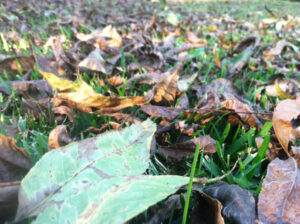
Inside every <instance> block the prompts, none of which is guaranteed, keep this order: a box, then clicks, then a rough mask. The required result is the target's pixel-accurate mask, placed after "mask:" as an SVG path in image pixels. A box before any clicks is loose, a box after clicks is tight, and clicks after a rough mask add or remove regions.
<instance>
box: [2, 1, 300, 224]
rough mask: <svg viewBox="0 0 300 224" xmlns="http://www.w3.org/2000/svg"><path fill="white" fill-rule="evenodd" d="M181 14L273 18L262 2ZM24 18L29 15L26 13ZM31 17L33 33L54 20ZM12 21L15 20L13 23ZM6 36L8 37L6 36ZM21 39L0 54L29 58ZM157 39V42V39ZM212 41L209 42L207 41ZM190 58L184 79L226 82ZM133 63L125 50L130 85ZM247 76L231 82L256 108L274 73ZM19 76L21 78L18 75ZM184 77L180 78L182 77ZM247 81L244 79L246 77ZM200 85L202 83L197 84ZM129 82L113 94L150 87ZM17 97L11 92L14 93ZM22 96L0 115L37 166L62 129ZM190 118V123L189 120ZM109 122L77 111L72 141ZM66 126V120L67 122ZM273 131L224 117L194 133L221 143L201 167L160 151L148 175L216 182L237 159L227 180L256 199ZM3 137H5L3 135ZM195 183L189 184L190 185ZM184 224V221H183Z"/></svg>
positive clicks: (277, 5)
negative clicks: (31, 110)
mask: <svg viewBox="0 0 300 224" xmlns="http://www.w3.org/2000/svg"><path fill="white" fill-rule="evenodd" d="M266 3H267V4H268V7H270V8H272V10H273V9H274V12H276V14H278V15H281V14H283V13H285V14H290V15H296V13H297V11H296V10H295V7H294V3H291V2H285V3H284V7H282V4H283V3H282V1H266ZM168 7H169V8H170V9H172V10H179V9H178V5H175V4H173V3H168ZM180 7H181V8H180V11H183V12H184V13H187V14H188V13H194V12H195V11H196V12H197V13H199V12H206V11H209V12H210V13H212V14H213V15H215V16H219V15H224V14H226V13H231V14H234V17H235V18H239V19H247V20H248V19H249V20H251V21H254V22H258V21H259V20H261V19H262V18H266V17H269V14H268V13H266V11H265V10H264V5H263V4H262V3H261V1H251V2H248V1H246V2H245V1H238V2H237V1H226V2H205V3H203V2H201V3H195V2H193V3H185V4H181V5H180ZM257 11H261V12H262V13H255V14H253V15H248V14H249V13H248V12H257ZM24 13H26V12H24ZM0 15H6V16H7V14H6V12H5V8H3V6H1V5H0ZM27 16H28V21H29V23H30V24H31V29H32V30H33V31H35V32H39V30H40V29H41V30H43V29H42V28H44V27H47V26H48V24H50V23H51V22H53V21H55V19H56V17H55V15H51V16H48V17H43V18H42V19H41V18H34V17H30V15H27ZM11 19H12V20H13V19H14V18H13V17H12V18H11ZM194 29H195V30H197V31H198V32H199V33H201V32H203V31H205V30H207V29H210V26H209V25H203V26H201V27H196V28H195V27H194ZM58 31H59V34H63V35H65V36H66V37H67V39H68V40H69V41H68V42H67V43H66V44H65V45H64V47H65V49H68V48H69V47H70V46H71V44H72V41H74V40H75V37H74V34H73V32H72V30H71V27H70V26H59V27H58ZM80 32H87V28H86V27H82V28H81V29H80ZM3 33H4V32H3ZM20 35H23V36H22V42H21V43H14V42H13V41H10V40H7V39H6V38H5V35H1V40H0V54H4V55H14V53H13V52H14V51H17V52H21V53H22V55H29V54H30V53H31V52H30V49H29V35H28V33H23V34H20ZM50 36H51V34H50V33H47V32H46V31H41V37H42V39H43V40H45V41H46V40H48V38H49V37H50ZM156 37H159V36H158V35H156ZM207 38H208V37H207ZM225 38H226V39H228V40H229V39H230V38H233V39H235V40H241V39H242V38H244V33H243V32H242V31H241V32H233V33H232V34H231V35H225ZM276 38H277V37H276V36H275V34H273V35H271V34H270V36H267V37H265V38H264V45H267V44H268V43H269V42H270V41H272V40H274V39H276ZM183 40H184V37H183V36H182V37H181V38H177V41H176V43H175V45H176V46H180V45H181V44H182V41H183ZM215 43H216V41H215V40H213V39H209V38H208V46H214V45H215ZM37 49H38V50H39V51H40V52H41V53H42V54H52V53H53V52H52V50H51V49H50V48H47V49H45V48H43V47H42V46H40V47H37ZM217 50H218V53H219V57H220V60H222V59H224V58H225V57H227V54H228V52H224V50H222V49H217ZM189 54H190V55H194V56H195V57H196V60H198V61H200V63H199V68H198V71H195V68H193V67H191V66H190V64H191V63H190V62H188V63H186V65H185V68H184V72H182V73H183V74H187V73H190V74H194V73H195V72H197V74H198V76H201V77H203V79H202V83H201V84H202V85H206V84H208V83H210V82H211V81H212V80H214V79H216V78H221V77H222V78H226V74H227V71H226V67H225V66H223V67H222V68H221V69H219V68H217V67H216V66H215V58H214V55H213V53H212V52H209V51H208V50H207V49H205V48H199V49H195V50H190V51H189ZM129 58H130V60H129V61H127V60H126V58H125V54H124V49H123V48H122V57H121V68H122V72H121V73H120V75H121V76H122V77H124V78H125V80H127V78H126V75H127V71H126V66H127V65H129V64H130V63H131V62H137V59H136V58H134V57H133V56H132V57H129ZM165 67H170V65H168V64H165ZM139 70H140V72H142V69H141V67H140V66H139ZM244 73H245V74H244V76H243V77H233V79H232V82H233V83H234V84H236V85H237V86H239V87H240V90H242V92H243V93H244V94H245V96H246V98H247V99H248V100H249V101H251V102H253V103H254V104H256V103H257V102H256V101H257V99H256V97H255V94H256V93H258V92H261V91H262V87H260V86H258V85H257V84H256V83H257V82H253V80H255V81H260V82H266V81H268V80H269V79H270V78H272V76H273V75H274V71H272V70H270V69H264V70H260V71H251V70H249V69H245V70H244ZM20 74H21V75H20ZM183 74H182V75H183ZM0 75H1V76H0V81H1V83H2V84H4V85H7V84H6V82H7V81H12V80H19V79H21V78H22V71H21V70H20V71H19V74H14V76H13V77H11V76H9V75H7V74H6V72H5V71H3V72H2V73H1V74H0ZM244 77H246V78H244ZM33 78H34V79H41V76H40V75H39V73H38V72H37V70H35V71H34V72H33ZM83 78H84V80H85V81H86V82H87V83H88V84H89V85H91V86H92V87H93V88H94V89H95V91H97V92H99V93H101V94H107V93H108V91H111V90H112V88H111V86H109V85H108V84H107V85H106V86H105V87H102V86H101V85H100V84H99V82H98V81H97V79H96V75H93V76H90V75H88V74H86V73H84V74H83ZM199 84H200V83H199ZM125 87H126V81H125V83H124V85H123V87H122V88H117V89H116V90H115V91H114V93H115V94H116V95H118V96H134V95H139V94H143V93H144V92H145V91H147V89H149V87H147V86H142V87H141V88H140V89H138V88H136V87H135V85H133V86H132V88H130V90H129V91H127V90H126V88H125ZM12 92H13V91H12ZM187 95H188V98H189V101H190V103H191V106H192V105H195V104H196V103H197V101H198V100H197V99H195V94H194V92H193V91H192V90H188V91H187ZM262 99H263V100H262V101H261V103H260V106H261V107H262V108H263V109H266V110H269V109H270V108H268V106H267V105H266V102H267V101H269V102H273V104H275V103H276V100H277V99H276V98H274V97H269V96H267V95H266V94H265V93H262ZM7 100H8V98H7V97H5V96H4V95H2V94H1V93H0V105H1V107H4V106H5V105H6V103H7ZM21 100H22V96H20V95H18V94H16V93H15V92H13V95H12V101H11V104H10V106H9V108H8V110H6V111H5V112H4V113H1V114H0V121H1V122H3V123H5V124H13V123H15V122H16V123H17V124H18V125H19V127H20V129H21V132H20V133H19V134H18V135H17V136H15V140H16V142H17V144H18V145H19V146H21V147H24V148H25V149H26V151H27V152H28V153H29V155H30V157H31V158H32V160H33V163H35V162H37V161H38V160H39V159H40V158H41V157H42V156H43V154H44V153H45V152H47V151H48V136H49V132H50V131H51V130H53V129H54V128H55V127H56V126H57V125H58V124H57V122H55V120H54V119H53V117H54V114H53V112H51V111H50V110H49V111H48V113H49V114H50V117H49V115H48V114H47V115H46V114H42V115H41V117H40V118H38V119H36V118H34V117H33V116H32V115H31V114H27V113H25V111H24V110H23V109H22V101H21ZM124 111H125V112H126V113H133V112H135V111H136V107H133V108H128V109H124ZM137 115H138V116H139V118H141V120H144V119H145V117H146V115H145V114H144V113H143V112H141V111H138V112H137ZM189 119H192V118H188V119H187V121H188V120H189ZM153 120H154V121H155V122H156V123H157V124H158V123H159V122H160V121H161V120H162V119H161V118H157V119H153ZM110 121H116V120H115V119H114V118H111V117H107V116H97V115H93V114H85V113H82V112H79V111H75V129H74V130H73V132H72V137H73V138H74V139H77V140H80V139H84V138H87V137H93V136H95V134H92V133H89V134H86V133H85V130H86V129H87V128H89V127H91V126H92V127H101V126H102V125H103V124H108V123H109V122H110ZM65 123H66V124H68V121H65ZM271 128H272V124H271V123H270V122H267V123H266V124H265V125H264V126H263V128H262V129H261V130H257V129H255V128H252V129H248V128H245V127H241V126H232V125H230V124H229V123H228V121H227V115H226V114H223V115H220V116H219V117H215V118H214V119H213V120H212V121H210V122H208V123H206V124H204V125H203V126H202V129H201V130H198V131H197V132H195V134H194V135H193V137H198V136H201V135H205V134H209V135H210V136H211V137H212V138H214V139H215V140H216V141H217V153H215V154H213V155H204V154H203V153H202V154H201V156H200V162H199V163H197V158H198V155H197V152H199V147H197V150H196V154H195V155H196V156H195V158H194V160H193V162H192V161H191V160H190V159H186V160H184V161H182V162H180V163H176V164H172V163H168V162H167V161H166V158H164V156H163V155H161V154H159V153H157V152H156V154H155V158H154V159H153V160H152V162H151V166H150V169H149V173H151V174H153V175H160V174H162V173H167V174H177V175H189V174H190V173H191V179H192V176H193V174H195V177H208V178H211V177H217V176H221V175H223V174H224V173H226V172H228V171H229V170H230V165H231V164H232V163H234V162H235V161H236V160H238V162H239V168H238V169H236V170H235V171H234V172H233V173H232V174H231V175H229V176H228V177H227V178H226V181H227V182H229V183H230V184H238V185H239V186H241V187H243V188H245V189H247V190H249V191H251V192H252V193H253V194H256V195H258V194H259V191H260V188H261V186H262V180H263V178H264V176H265V172H266V165H267V163H268V162H267V160H266V158H265V154H266V151H267V149H268V145H269V141H270V134H269V130H270V129H271ZM0 133H3V130H2V132H1V130H0ZM180 135H181V133H180V132H179V131H178V130H172V131H170V133H168V135H167V136H166V138H167V141H168V143H169V144H170V145H171V144H174V143H175V142H176V141H177V140H178V139H179V137H180ZM256 137H264V142H263V144H262V145H261V147H260V148H259V149H258V147H257V145H256V143H255V138H256ZM190 183H191V182H190ZM190 193H191V186H190V185H189V187H188V196H187V201H186V203H185V205H186V207H185V209H184V213H183V220H186V219H187V212H188V206H189V201H188V200H189V197H190ZM183 223H185V221H183Z"/></svg>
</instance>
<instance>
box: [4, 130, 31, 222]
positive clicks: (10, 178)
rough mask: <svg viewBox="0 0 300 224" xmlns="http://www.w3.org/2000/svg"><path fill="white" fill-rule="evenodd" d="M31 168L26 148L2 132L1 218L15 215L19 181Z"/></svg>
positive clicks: (6, 218) (5, 218)
mask: <svg viewBox="0 0 300 224" xmlns="http://www.w3.org/2000/svg"><path fill="white" fill-rule="evenodd" d="M30 168H31V161H30V159H29V157H28V155H27V153H26V151H25V149H23V148H20V147H17V146H16V145H15V141H14V139H13V138H11V137H6V136H4V135H1V134H0V209H1V213H0V220H2V221H3V220H8V219H9V218H13V215H15V213H16V209H17V206H18V203H17V194H18V190H19V184H20V183H19V181H20V180H21V178H22V177H23V176H24V175H25V174H26V173H27V172H28V170H29V169H30ZM3 222H4V221H3Z"/></svg>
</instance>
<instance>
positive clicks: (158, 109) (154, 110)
mask: <svg viewBox="0 0 300 224" xmlns="http://www.w3.org/2000/svg"><path fill="white" fill-rule="evenodd" d="M141 110H142V111H144V112H145V113H147V114H149V115H151V116H154V117H164V118H167V119H173V118H176V117H177V116H178V115H179V114H181V113H182V112H183V110H182V109H180V108H174V107H163V106H154V105H143V106H141Z"/></svg>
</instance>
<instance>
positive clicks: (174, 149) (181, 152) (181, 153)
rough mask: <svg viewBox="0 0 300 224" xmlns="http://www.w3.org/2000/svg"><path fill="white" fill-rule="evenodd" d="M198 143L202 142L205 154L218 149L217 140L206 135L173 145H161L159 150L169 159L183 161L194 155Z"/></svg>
mask: <svg viewBox="0 0 300 224" xmlns="http://www.w3.org/2000/svg"><path fill="white" fill-rule="evenodd" d="M198 144H200V146H201V149H203V150H204V153H205V154H212V153H215V152H216V150H217V148H216V141H215V140H214V139H213V138H211V137H210V136H209V135H205V136H200V137H197V138H193V139H190V140H188V141H185V142H182V143H177V144H175V145H173V146H159V147H158V151H159V152H160V153H162V154H164V155H165V156H166V157H167V159H171V160H175V161H181V160H183V159H184V158H186V157H193V156H194V154H195V150H196V147H197V145H198Z"/></svg>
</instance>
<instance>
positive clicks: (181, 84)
mask: <svg viewBox="0 0 300 224" xmlns="http://www.w3.org/2000/svg"><path fill="white" fill-rule="evenodd" d="M197 76H198V74H197V73H195V74H194V75H192V76H190V77H188V78H186V79H180V80H179V81H178V89H179V91H181V92H184V91H187V90H188V89H189V87H190V85H191V84H193V82H194V81H195V79H196V78H197Z"/></svg>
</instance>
